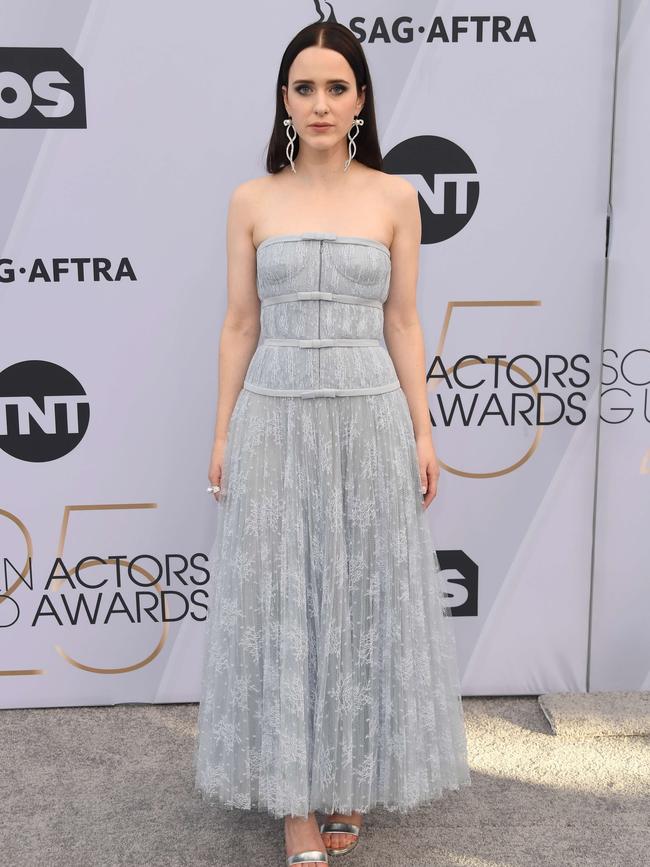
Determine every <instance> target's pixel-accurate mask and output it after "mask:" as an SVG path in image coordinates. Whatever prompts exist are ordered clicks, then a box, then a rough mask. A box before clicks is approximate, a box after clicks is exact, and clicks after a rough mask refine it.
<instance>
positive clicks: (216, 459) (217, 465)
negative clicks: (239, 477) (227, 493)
mask: <svg viewBox="0 0 650 867" xmlns="http://www.w3.org/2000/svg"><path fill="white" fill-rule="evenodd" d="M225 453H226V441H225V440H215V443H214V447H213V449H212V456H211V458H210V469H209V470H208V479H209V480H210V484H211V485H219V486H220V487H221V490H220V491H214V492H213V494H212V496H213V497H214V498H215V500H217V502H220V501H221V500H222V499H223V494H224V490H223V459H224V455H225Z"/></svg>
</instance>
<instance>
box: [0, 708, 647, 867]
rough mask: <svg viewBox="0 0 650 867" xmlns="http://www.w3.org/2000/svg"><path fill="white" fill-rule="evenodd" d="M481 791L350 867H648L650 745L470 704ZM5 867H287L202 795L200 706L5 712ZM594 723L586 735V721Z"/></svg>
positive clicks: (271, 838)
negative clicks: (559, 733)
mask: <svg viewBox="0 0 650 867" xmlns="http://www.w3.org/2000/svg"><path fill="white" fill-rule="evenodd" d="M463 705H464V708H465V718H466V723H467V732H468V740H469V748H470V762H471V768H472V786H471V787H470V788H468V789H464V790H463V791H462V793H458V792H451V793H448V794H447V796H446V797H445V798H444V799H443V800H441V801H440V802H439V803H438V804H436V805H435V806H434V807H433V808H431V807H429V808H423V809H420V810H417V811H414V812H412V813H409V814H404V815H401V816H398V815H397V814H394V813H388V812H386V811H382V810H379V809H378V810H376V811H373V812H371V813H370V814H369V815H368V816H366V817H365V823H364V828H363V831H362V839H361V842H360V844H359V846H358V848H357V849H356V850H355V851H354V852H353V853H351V854H349V855H345V856H343V857H339V858H332V859H331V861H332V863H335V864H337V865H341V867H397V865H400V867H401V865H408V867H438V865H441V867H458V865H463V867H465V865H466V867H528V865H530V867H533V865H534V867H566V865H572V864H575V865H580V867H591V865H598V867H618V865H621V867H623V865H624V867H642V865H648V864H650V819H649V817H650V739H649V738H648V737H632V736H625V735H623V736H617V737H609V738H608V737H598V738H587V739H584V738H581V737H580V734H579V728H576V729H575V734H576V737H575V738H573V739H567V738H560V737H556V736H554V735H553V733H552V731H551V728H550V727H549V723H548V721H547V720H546V718H545V716H544V713H543V712H542V710H541V708H540V704H539V702H538V699H537V698H536V697H524V698H521V697H507V698H466V699H464V701H463ZM1 715H2V716H1V718H2V733H3V748H2V760H1V766H0V797H1V798H2V801H1V802H2V808H3V833H2V838H3V839H2V842H1V844H0V853H1V855H2V863H3V864H7V865H12V867H23V865H30V867H32V865H34V867H41V865H45V864H47V865H48V867H63V865H65V867H77V865H79V867H82V865H83V867H104V865H111V867H113V865H134V867H135V865H139V867H140V865H142V867H147V865H151V867H154V865H155V867H168V865H195V867H202V865H214V867H218V865H224V867H226V865H227V867H239V865H241V867H252V865H271V867H284V865H285V858H284V848H283V835H282V822H281V820H276V819H273V818H272V817H270V816H268V815H266V814H261V813H247V812H244V811H225V810H223V809H220V808H218V807H215V806H208V805H207V804H206V803H205V802H203V801H202V800H201V798H200V797H199V796H198V795H197V794H195V793H194V792H193V774H192V768H191V755H192V749H193V743H194V736H195V726H196V715H197V705H195V704H191V705H140V704H135V705H133V704H129V705H116V706H107V707H81V708H52V709H34V710H4V711H1ZM587 722H588V721H587Z"/></svg>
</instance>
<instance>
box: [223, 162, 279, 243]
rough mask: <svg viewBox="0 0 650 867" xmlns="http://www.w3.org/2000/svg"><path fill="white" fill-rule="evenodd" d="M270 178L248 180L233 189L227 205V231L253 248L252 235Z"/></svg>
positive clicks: (262, 206) (270, 181) (267, 191)
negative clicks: (243, 239) (244, 239)
mask: <svg viewBox="0 0 650 867" xmlns="http://www.w3.org/2000/svg"><path fill="white" fill-rule="evenodd" d="M271 183H272V178H271V177H269V176H268V175H267V176H263V177H259V178H250V179H249V180H247V181H243V182H242V183H240V184H238V185H237V186H236V187H234V188H233V190H232V191H231V194H230V202H229V205H228V223H229V227H230V229H229V231H230V232H231V233H232V234H233V235H234V236H238V237H240V238H244V237H245V238H246V239H247V240H248V244H249V246H251V247H253V234H254V231H255V225H256V222H257V217H258V214H259V213H260V212H261V211H263V208H264V204H265V202H266V201H267V196H268V194H269V191H270V188H271Z"/></svg>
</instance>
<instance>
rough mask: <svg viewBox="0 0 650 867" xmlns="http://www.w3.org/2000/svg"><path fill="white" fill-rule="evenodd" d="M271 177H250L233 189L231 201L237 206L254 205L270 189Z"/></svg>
mask: <svg viewBox="0 0 650 867" xmlns="http://www.w3.org/2000/svg"><path fill="white" fill-rule="evenodd" d="M268 181H269V178H268V177H260V178H250V179H249V180H247V181H242V183H241V184H238V185H237V186H236V187H234V189H233V190H232V192H231V194H230V202H231V205H233V206H234V207H236V208H246V207H254V205H255V204H256V203H257V202H259V201H260V199H261V198H262V197H263V196H264V195H265V194H266V192H267V190H268V189H269V183H268Z"/></svg>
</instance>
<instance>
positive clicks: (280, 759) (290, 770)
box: [194, 22, 470, 865]
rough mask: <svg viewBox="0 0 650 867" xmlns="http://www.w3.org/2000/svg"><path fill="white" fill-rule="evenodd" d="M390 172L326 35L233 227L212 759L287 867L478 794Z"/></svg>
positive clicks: (207, 695) (409, 241)
mask: <svg viewBox="0 0 650 867" xmlns="http://www.w3.org/2000/svg"><path fill="white" fill-rule="evenodd" d="M357 138H358V141H357ZM357 148H358V155H357ZM380 166H381V154H380V151H379V145H378V140H377V131H376V127H375V113H374V105H373V100H372V84H371V80H370V75H369V72H368V67H367V64H366V60H365V57H364V55H363V52H362V49H361V47H360V45H359V43H358V41H357V40H356V38H355V37H354V36H353V34H352V33H351V32H350V31H349V30H348V29H347V28H346V27H344V26H342V25H340V24H337V23H331V22H326V23H316V24H312V25H310V26H308V27H306V28H305V29H304V30H302V31H301V32H300V33H298V34H297V35H296V37H295V38H294V39H293V40H292V41H291V43H290V44H289V46H288V48H287V50H286V52H285V54H284V57H283V59H282V63H281V67H280V72H279V76H278V83H277V106H276V118H275V125H274V131H273V135H272V138H271V142H270V146H269V151H268V157H267V168H268V171H269V176H268V177H263V178H259V179H254V180H251V181H249V182H247V183H244V184H242V185H240V186H239V187H237V188H236V189H235V191H234V193H233V195H232V198H231V202H230V207H229V214H228V231H227V248H228V296H229V297H228V312H227V316H226V320H225V323H224V326H223V331H222V335H221V342H220V364H219V371H220V372H219V404H218V410H217V422H216V434H215V444H214V450H213V454H212V459H211V464H210V471H209V478H210V482H211V487H210V488H208V490H209V491H213V492H214V494H215V497H216V498H217V500H218V502H219V503H220V506H221V508H220V515H219V517H220V520H219V521H218V525H217V535H216V540H215V543H214V547H213V550H212V552H211V554H210V560H211V565H212V573H213V591H212V601H211V607H210V616H209V620H208V626H207V630H206V633H207V636H206V652H205V661H204V668H203V680H202V697H201V704H200V708H199V739H198V745H197V749H196V752H195V757H194V763H195V769H196V788H197V790H198V791H199V792H200V793H201V794H202V796H203V797H205V798H207V799H209V800H212V801H215V802H218V803H220V804H222V805H225V806H226V807H231V808H234V807H237V808H240V809H245V810H251V809H252V810H262V811H266V812H269V813H271V814H272V815H274V816H276V817H284V828H285V842H286V851H287V864H295V863H301V864H308V865H315V864H321V863H324V862H327V860H328V854H329V855H334V854H341V853H343V852H347V851H350V850H351V849H352V848H353V847H354V845H356V843H357V841H358V838H359V831H360V828H361V823H362V814H363V813H365V812H367V811H368V810H369V809H371V808H372V807H374V806H378V805H381V806H383V807H385V808H386V809H389V810H401V811H406V810H409V809H412V808H414V807H416V806H419V805H421V804H424V803H430V802H431V801H433V800H434V799H436V798H439V797H440V796H441V795H442V793H443V790H444V789H459V788H460V787H461V786H462V785H469V783H470V780H469V770H468V765H467V753H466V740H465V729H464V721H463V711H462V704H461V698H460V687H459V681H458V672H457V668H456V656H455V645H454V636H453V632H452V627H451V618H450V617H449V611H448V610H447V609H446V607H445V606H444V600H443V596H444V594H443V592H442V585H441V581H440V577H439V564H438V561H437V559H436V556H435V552H434V549H433V545H432V541H431V537H430V531H429V529H428V526H427V521H426V516H425V510H426V508H427V507H428V506H429V504H430V503H431V501H432V499H433V497H434V496H435V495H436V488H437V481H438V475H439V469H438V464H437V460H436V455H435V451H434V446H433V442H432V438H431V426H430V420H429V411H428V403H427V396H426V387H425V379H424V376H423V371H424V369H425V358H424V345H423V339H422V330H421V326H420V323H419V320H418V315H417V311H416V304H415V290H416V282H417V275H418V256H419V246H420V233H421V225H420V215H419V208H418V198H417V193H416V191H415V189H414V188H413V187H412V186H411V184H409V183H408V182H407V181H406V180H404V179H403V178H400V177H397V176H393V175H389V174H386V173H384V172H382V171H381V168H380ZM258 292H259V294H258ZM260 329H261V333H262V336H263V338H264V341H263V342H262V343H260V344H259V345H258V338H259V336H260ZM382 334H383V337H384V338H385V343H386V346H385V347H384V346H382V345H381V344H380V338H381V336H382ZM305 398H308V399H305ZM315 811H319V812H322V813H324V814H325V817H326V818H325V821H324V822H323V823H322V824H321V825H320V828H319V825H318V824H317V822H316V817H315Z"/></svg>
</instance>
